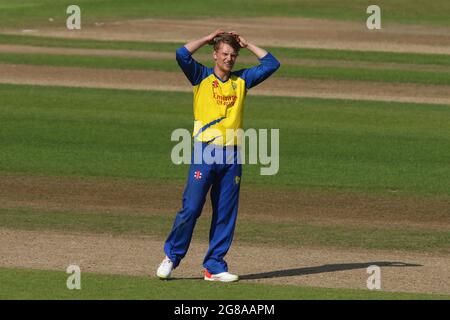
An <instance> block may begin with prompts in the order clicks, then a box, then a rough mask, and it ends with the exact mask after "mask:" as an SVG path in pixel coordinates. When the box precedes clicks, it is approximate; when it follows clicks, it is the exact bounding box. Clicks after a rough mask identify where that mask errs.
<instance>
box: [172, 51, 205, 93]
mask: <svg viewBox="0 0 450 320" xmlns="http://www.w3.org/2000/svg"><path fill="white" fill-rule="evenodd" d="M176 58H177V62H178V65H179V66H180V68H181V70H183V72H184V74H185V75H186V77H187V78H188V80H189V81H190V82H191V84H192V85H193V86H196V85H198V84H199V83H200V82H201V81H202V80H203V79H204V78H205V76H206V69H207V68H206V67H205V66H204V65H202V64H201V63H199V62H197V61H195V60H194V59H193V58H192V54H191V53H190V52H189V50H188V49H186V47H184V46H183V47H181V48H178V49H177V51H176Z"/></svg>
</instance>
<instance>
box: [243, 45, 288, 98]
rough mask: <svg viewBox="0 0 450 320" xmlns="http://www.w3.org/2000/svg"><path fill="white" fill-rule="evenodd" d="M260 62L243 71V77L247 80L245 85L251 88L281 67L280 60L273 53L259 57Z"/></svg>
mask: <svg viewBox="0 0 450 320" xmlns="http://www.w3.org/2000/svg"><path fill="white" fill-rule="evenodd" d="M259 62H260V64H259V65H257V66H254V67H252V68H249V69H245V70H243V72H242V75H241V78H242V79H244V80H245V87H246V88H247V89H250V88H252V87H254V86H256V85H258V84H260V83H261V82H263V81H264V80H266V79H267V78H268V77H269V76H270V75H271V74H272V73H274V72H275V71H276V70H277V69H278V68H279V67H280V65H281V64H280V62H279V61H278V60H277V59H276V58H275V57H274V56H273V55H272V54H271V53H267V54H266V55H265V56H264V57H262V58H261V59H259Z"/></svg>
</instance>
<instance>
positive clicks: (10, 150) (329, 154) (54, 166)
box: [0, 85, 450, 195]
mask: <svg viewBox="0 0 450 320" xmlns="http://www.w3.org/2000/svg"><path fill="white" fill-rule="evenodd" d="M0 96H1V97H2V99H1V101H0V120H1V123H2V126H1V127H0V143H1V147H0V148H1V156H0V171H1V172H3V173H20V174H36V175H41V174H43V175H67V176H71V175H73V176H104V177H122V178H125V177H128V178H139V179H152V180H160V181H164V180H166V179H169V180H176V181H184V179H185V174H186V169H187V166H176V165H174V164H172V163H171V160H170V154H171V149H172V147H173V146H174V145H175V144H176V143H175V142H171V141H170V135H171V132H172V131H173V130H174V129H176V128H186V129H188V130H191V126H192V122H193V121H192V120H193V116H192V95H191V94H190V93H173V92H172V93H170V94H168V93H166V92H152V91H148V92H145V91H127V90H105V89H81V88H55V87H40V86H36V87H35V86H17V85H0ZM449 119H450V108H449V106H445V105H442V106H439V105H425V104H405V103H387V102H362V101H345V100H326V99H305V98H281V97H255V96H251V95H250V96H249V97H248V99H247V103H246V114H245V122H244V124H245V127H246V128H269V129H270V128H279V129H280V171H279V172H278V174H277V175H275V176H261V175H260V174H259V170H260V166H259V165H245V168H244V178H243V179H244V181H245V183H246V184H247V183H248V184H250V185H251V184H254V185H261V186H264V185H270V186H271V187H288V188H290V187H293V188H301V189H305V188H306V189H308V188H312V189H314V188H318V189H330V190H346V191H362V192H376V193H377V192H382V193H384V192H388V191H389V190H397V191H398V192H399V194H403V193H412V194H424V195H425V194H442V195H449V194H450V165H449V162H448V159H449V158H450V126H449Z"/></svg>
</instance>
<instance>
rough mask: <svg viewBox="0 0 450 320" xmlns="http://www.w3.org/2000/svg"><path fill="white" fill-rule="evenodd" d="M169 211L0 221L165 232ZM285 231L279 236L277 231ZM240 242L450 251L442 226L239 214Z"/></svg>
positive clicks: (2, 220) (35, 215) (36, 214)
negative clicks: (283, 219)
mask: <svg viewBox="0 0 450 320" xmlns="http://www.w3.org/2000/svg"><path fill="white" fill-rule="evenodd" d="M167 216H168V213H164V214H153V215H145V216H142V215H136V214H134V215H133V214H124V213H99V212H97V213H93V212H87V213H86V212H85V213H79V212H64V211H62V212H61V211H51V210H49V211H39V210H30V209H27V208H19V209H0V226H1V227H4V228H9V229H23V230H42V231H48V230H52V231H64V230H70V231H71V232H82V233H83V232H84V233H87V234H89V233H90V234H112V235H129V236H133V235H138V236H139V235H142V236H145V235H152V236H154V237H155V238H164V236H165V235H166V234H168V233H169V232H170V229H171V227H172V221H170V220H168V219H167ZM208 230H209V221H206V220H200V221H199V222H198V225H197V227H196V231H195V232H196V238H198V239H201V240H204V241H207V240H208ZM280 234H283V237H280V236H279V235H280ZM236 241H238V242H239V243H248V244H251V243H260V244H264V245H268V246H285V247H286V246H287V247H297V246H301V245H306V246H315V247H336V248H360V249H387V250H408V251H409V250H412V251H426V252H440V253H446V254H448V253H450V248H449V246H448V244H449V243H450V234H449V233H448V232H445V231H436V230H426V229H422V228H421V229H414V228H409V229H408V228H399V227H397V228H395V227H391V228H389V227H385V228H376V227H372V228H370V227H356V226H346V225H333V226H320V225H311V224H309V225H308V224H305V223H302V222H278V223H274V222H264V221H259V220H258V219H257V218H241V219H240V222H239V225H238V227H237V231H236Z"/></svg>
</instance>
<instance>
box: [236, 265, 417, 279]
mask: <svg viewBox="0 0 450 320" xmlns="http://www.w3.org/2000/svg"><path fill="white" fill-rule="evenodd" d="M372 265H376V266H378V267H422V265H421V264H413V263H404V262H390V261H374V262H363V263H342V264H325V265H322V266H316V267H305V268H295V269H286V270H277V271H269V272H262V273H252V274H246V275H242V276H239V279H240V280H256V279H265V278H280V277H293V276H304V275H308V274H316V273H326V272H336V271H346V270H354V269H366V268H367V267H369V266H372Z"/></svg>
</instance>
